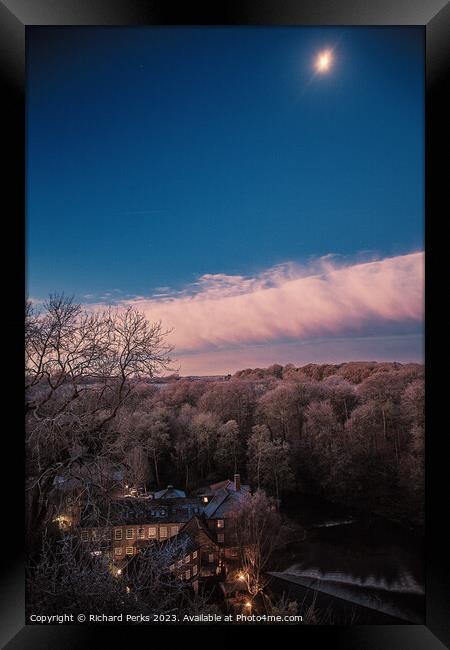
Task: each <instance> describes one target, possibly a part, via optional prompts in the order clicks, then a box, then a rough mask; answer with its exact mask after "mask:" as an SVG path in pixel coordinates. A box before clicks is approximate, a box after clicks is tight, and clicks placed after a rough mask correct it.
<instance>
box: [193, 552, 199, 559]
mask: <svg viewBox="0 0 450 650" xmlns="http://www.w3.org/2000/svg"><path fill="white" fill-rule="evenodd" d="M197 555H198V552H197V551H194V552H193V553H192V559H193V560H195V559H196V557H197Z"/></svg>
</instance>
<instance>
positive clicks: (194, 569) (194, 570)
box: [192, 564, 198, 576]
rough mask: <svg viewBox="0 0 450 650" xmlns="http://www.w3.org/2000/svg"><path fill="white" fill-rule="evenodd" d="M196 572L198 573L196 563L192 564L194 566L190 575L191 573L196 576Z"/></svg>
mask: <svg viewBox="0 0 450 650" xmlns="http://www.w3.org/2000/svg"><path fill="white" fill-rule="evenodd" d="M197 573H198V567H197V565H196V564H194V566H193V567H192V575H193V576H196V575H197Z"/></svg>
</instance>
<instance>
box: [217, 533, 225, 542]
mask: <svg viewBox="0 0 450 650" xmlns="http://www.w3.org/2000/svg"><path fill="white" fill-rule="evenodd" d="M217 541H218V542H220V543H221V544H223V542H224V541H225V535H224V534H223V533H218V534H217Z"/></svg>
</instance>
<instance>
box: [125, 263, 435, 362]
mask: <svg viewBox="0 0 450 650" xmlns="http://www.w3.org/2000/svg"><path fill="white" fill-rule="evenodd" d="M423 302H424V254H423V252H417V253H411V254H408V255H401V256H397V257H390V258H385V259H382V260H378V261H373V262H366V263H359V264H352V265H347V266H336V265H334V264H332V263H331V262H329V261H327V260H326V259H323V260H321V261H320V263H316V264H315V265H313V266H312V267H310V268H309V269H308V268H306V269H305V268H298V267H296V266H295V265H293V264H288V265H282V266H279V267H275V268H274V269H270V270H268V271H266V272H265V273H262V274H259V275H258V276H256V277H253V278H251V277H244V276H227V275H205V276H202V278H200V280H199V281H198V282H197V283H196V284H195V285H193V287H191V288H190V290H189V291H184V292H178V293H175V294H170V293H166V294H164V295H163V296H161V297H156V296H154V297H152V298H135V299H133V300H129V301H124V302H123V303H121V304H123V305H129V304H132V305H134V306H135V307H137V308H138V309H140V310H141V311H143V312H145V314H146V315H147V316H148V317H149V318H150V319H151V320H156V319H158V320H159V319H161V320H162V322H163V324H164V325H165V326H167V327H170V328H173V332H172V333H171V343H172V344H173V345H174V346H175V349H176V354H177V353H183V352H194V351H201V350H210V349H217V348H221V347H227V346H236V345H246V344H249V343H263V342H270V341H272V342H273V341H277V340H282V339H295V340H299V339H308V338H311V337H316V336H329V335H334V336H336V335H341V334H345V333H348V332H358V331H362V330H363V329H364V328H365V327H367V326H373V325H377V324H383V323H402V322H414V321H416V322H420V321H421V320H422V318H423V306H424V305H423Z"/></svg>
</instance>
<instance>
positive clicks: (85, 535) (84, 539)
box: [81, 530, 89, 542]
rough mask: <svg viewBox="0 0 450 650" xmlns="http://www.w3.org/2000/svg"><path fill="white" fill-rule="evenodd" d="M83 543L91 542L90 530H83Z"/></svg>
mask: <svg viewBox="0 0 450 650" xmlns="http://www.w3.org/2000/svg"><path fill="white" fill-rule="evenodd" d="M81 541H82V542H88V541H89V531H88V530H82V531H81Z"/></svg>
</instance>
